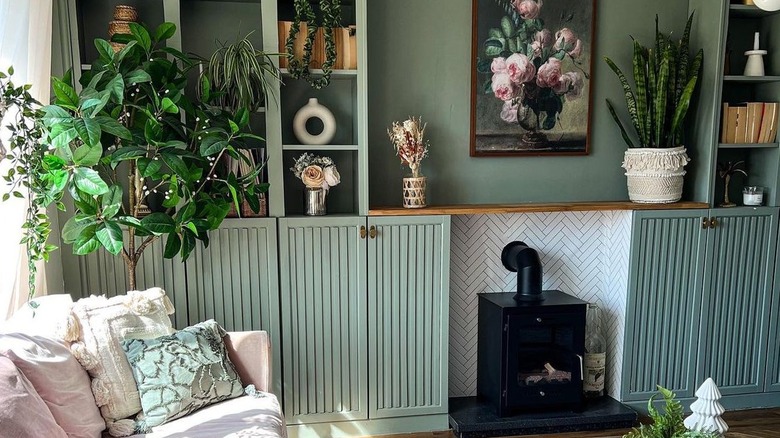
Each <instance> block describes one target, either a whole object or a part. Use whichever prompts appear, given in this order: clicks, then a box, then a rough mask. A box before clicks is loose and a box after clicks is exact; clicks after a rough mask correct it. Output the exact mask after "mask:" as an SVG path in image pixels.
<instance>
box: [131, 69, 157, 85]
mask: <svg viewBox="0 0 780 438" xmlns="http://www.w3.org/2000/svg"><path fill="white" fill-rule="evenodd" d="M151 81H152V77H151V76H149V73H147V72H145V71H143V70H133V71H131V72H130V73H128V74H127V76H126V77H125V83H126V84H130V85H136V84H140V83H142V82H151Z"/></svg>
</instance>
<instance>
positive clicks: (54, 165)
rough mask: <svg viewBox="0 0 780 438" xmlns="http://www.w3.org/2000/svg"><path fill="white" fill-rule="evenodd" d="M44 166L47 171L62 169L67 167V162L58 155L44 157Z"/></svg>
mask: <svg viewBox="0 0 780 438" xmlns="http://www.w3.org/2000/svg"><path fill="white" fill-rule="evenodd" d="M43 164H44V168H45V169H46V170H53V169H62V168H63V167H65V160H63V159H62V158H60V157H58V156H56V155H44V156H43Z"/></svg>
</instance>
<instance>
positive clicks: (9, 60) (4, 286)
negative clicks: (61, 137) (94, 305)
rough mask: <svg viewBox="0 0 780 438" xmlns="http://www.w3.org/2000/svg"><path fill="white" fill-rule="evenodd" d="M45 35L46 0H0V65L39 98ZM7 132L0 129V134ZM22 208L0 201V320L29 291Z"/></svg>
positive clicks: (48, 23)
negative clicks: (22, 243) (21, 240)
mask: <svg viewBox="0 0 780 438" xmlns="http://www.w3.org/2000/svg"><path fill="white" fill-rule="evenodd" d="M51 41H52V0H0V70H2V71H7V69H8V67H9V66H13V67H14V70H15V73H14V75H13V78H12V79H13V82H14V83H15V84H16V85H20V84H32V89H31V90H30V92H31V93H32V95H33V97H35V98H36V99H37V100H38V101H39V102H42V103H44V104H46V103H47V102H49V78H50V76H51ZM7 135H8V133H7V132H2V133H0V140H4V139H6V138H7ZM5 166H7V164H6V163H3V164H0V173H2V174H5V173H6V171H7V168H6V167H5ZM1 183H2V184H5V182H4V181H2V182H1ZM0 192H5V190H0ZM26 210H27V202H26V201H25V200H21V199H20V200H13V201H7V202H4V203H0V218H2V220H0V321H2V320H5V319H7V318H8V317H10V316H11V315H12V314H13V312H14V311H16V309H18V308H19V306H21V305H22V304H24V302H25V301H27V296H28V293H29V289H28V286H27V283H28V278H29V273H28V270H27V260H26V255H25V248H24V246H23V245H21V244H20V243H19V241H20V239H21V237H22V229H21V225H22V223H23V222H24V217H25V212H26ZM54 232H56V230H55V231H54ZM45 277H46V275H45V272H44V265H43V264H41V265H40V266H39V267H38V275H37V277H36V279H37V284H36V295H43V294H45V293H46V281H45Z"/></svg>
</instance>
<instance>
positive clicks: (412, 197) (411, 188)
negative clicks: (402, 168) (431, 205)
mask: <svg viewBox="0 0 780 438" xmlns="http://www.w3.org/2000/svg"><path fill="white" fill-rule="evenodd" d="M426 181H427V179H426V178H425V177H424V176H418V177H409V178H404V208H423V207H425V206H426V205H427V204H426V202H425V187H426Z"/></svg>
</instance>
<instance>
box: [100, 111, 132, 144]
mask: <svg viewBox="0 0 780 438" xmlns="http://www.w3.org/2000/svg"><path fill="white" fill-rule="evenodd" d="M95 121H97V122H98V123H99V124H100V129H101V130H102V131H103V132H105V133H106V134H111V135H114V136H117V137H119V138H121V139H122V140H132V139H133V134H132V133H130V130H129V129H127V128H125V127H124V126H122V124H121V123H119V122H118V121H116V120H115V119H113V118H111V117H108V116H98V117H95Z"/></svg>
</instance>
